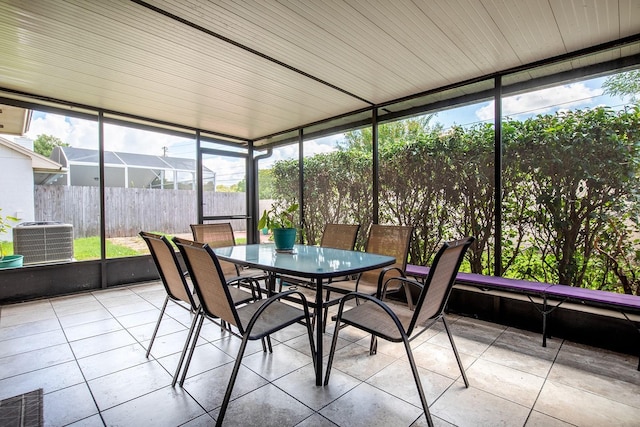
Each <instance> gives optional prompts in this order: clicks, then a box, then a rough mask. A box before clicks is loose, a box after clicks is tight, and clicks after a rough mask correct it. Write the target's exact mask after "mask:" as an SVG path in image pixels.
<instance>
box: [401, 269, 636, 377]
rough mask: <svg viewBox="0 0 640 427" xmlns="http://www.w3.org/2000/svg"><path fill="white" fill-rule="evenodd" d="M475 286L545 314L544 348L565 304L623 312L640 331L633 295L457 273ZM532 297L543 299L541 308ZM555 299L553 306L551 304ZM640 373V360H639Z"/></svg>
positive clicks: (424, 272)
mask: <svg viewBox="0 0 640 427" xmlns="http://www.w3.org/2000/svg"><path fill="white" fill-rule="evenodd" d="M405 274H406V275H407V276H412V277H415V278H416V279H418V280H421V281H424V279H426V278H427V276H428V275H429V267H425V266H419V265H413V264H408V265H407V268H406V270H405ZM458 284H460V285H467V286H473V287H476V288H478V289H480V290H482V291H488V290H499V291H507V292H512V293H518V294H522V295H525V296H526V297H527V298H528V299H529V301H530V302H531V303H532V304H533V305H534V307H535V308H536V309H537V310H538V311H539V312H540V314H542V346H543V347H546V346H547V316H548V315H549V314H550V313H551V312H552V311H554V310H555V309H556V308H558V307H560V306H561V305H562V304H563V303H565V302H571V303H577V304H581V305H585V306H592V307H598V308H604V309H606V310H611V311H615V312H618V313H621V314H622V315H623V316H624V318H625V319H627V320H628V321H629V323H631V324H632V325H633V326H634V327H635V328H636V329H637V330H638V332H640V328H638V327H637V326H636V325H635V323H634V321H633V320H632V319H630V318H629V314H640V297H639V296H634V295H625V294H616V293H613V292H606V291H598V290H593V289H584V288H575V287H573V286H566V285H553V284H549V283H539V282H531V281H528V280H520V279H507V278H504V277H498V276H486V275H483V274H475V273H458V275H457V276H456V285H458ZM532 297H539V298H542V304H541V307H539V305H540V304H539V303H538V304H537V303H536V302H535V301H534V300H533V298H532ZM549 300H552V301H553V303H550V301H549ZM638 370H639V371H640V359H639V361H638Z"/></svg>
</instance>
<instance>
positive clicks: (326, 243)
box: [320, 224, 360, 250]
mask: <svg viewBox="0 0 640 427" xmlns="http://www.w3.org/2000/svg"><path fill="white" fill-rule="evenodd" d="M358 230H360V224H327V225H325V226H324V231H323V232H322V239H321V240H320V246H323V247H325V248H334V249H346V250H353V247H354V246H355V244H356V238H357V237H358Z"/></svg>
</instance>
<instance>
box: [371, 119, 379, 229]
mask: <svg viewBox="0 0 640 427" xmlns="http://www.w3.org/2000/svg"><path fill="white" fill-rule="evenodd" d="M371 147H372V153H371V155H372V156H373V159H372V161H373V171H372V175H373V176H372V180H373V187H372V188H373V217H372V218H373V223H374V224H377V223H378V221H379V215H378V210H379V195H378V192H379V191H380V177H379V173H380V160H379V159H378V108H376V107H374V108H372V109H371Z"/></svg>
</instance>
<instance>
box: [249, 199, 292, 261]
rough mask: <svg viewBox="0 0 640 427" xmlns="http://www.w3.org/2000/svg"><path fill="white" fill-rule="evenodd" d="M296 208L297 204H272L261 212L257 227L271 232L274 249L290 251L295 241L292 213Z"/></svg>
mask: <svg viewBox="0 0 640 427" xmlns="http://www.w3.org/2000/svg"><path fill="white" fill-rule="evenodd" d="M297 210H298V204H297V203H292V204H291V205H289V206H288V207H285V208H282V207H280V206H272V207H271V209H270V210H266V209H265V211H264V212H263V214H262V217H261V218H260V221H258V229H264V228H267V229H270V230H271V231H272V232H273V241H274V243H275V245H276V250H279V251H291V250H292V249H293V245H294V244H295V243H296V232H297V230H296V225H295V224H294V222H293V215H294V213H295V212H296V211H297Z"/></svg>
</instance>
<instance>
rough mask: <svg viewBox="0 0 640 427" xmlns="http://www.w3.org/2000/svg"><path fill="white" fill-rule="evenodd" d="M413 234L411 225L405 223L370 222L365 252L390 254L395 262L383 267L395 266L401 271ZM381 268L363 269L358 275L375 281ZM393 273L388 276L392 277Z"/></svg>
mask: <svg viewBox="0 0 640 427" xmlns="http://www.w3.org/2000/svg"><path fill="white" fill-rule="evenodd" d="M412 236H413V227H411V226H405V225H380V224H371V228H370V229H369V237H368V238H367V245H366V248H365V252H369V253H374V254H380V255H387V256H392V257H394V258H395V259H396V262H395V264H393V265H390V266H388V267H385V268H389V267H395V268H398V269H400V270H402V271H404V270H405V268H406V267H407V257H408V256H409V245H410V244H411V237H412ZM381 271H382V269H381V268H380V269H377V270H370V271H365V272H364V273H362V274H361V275H360V280H364V281H367V282H368V283H376V282H377V281H378V277H379V276H380V272H381ZM392 276H393V274H392V275H391V276H389V277H392Z"/></svg>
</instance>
